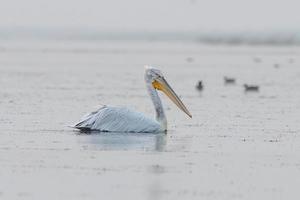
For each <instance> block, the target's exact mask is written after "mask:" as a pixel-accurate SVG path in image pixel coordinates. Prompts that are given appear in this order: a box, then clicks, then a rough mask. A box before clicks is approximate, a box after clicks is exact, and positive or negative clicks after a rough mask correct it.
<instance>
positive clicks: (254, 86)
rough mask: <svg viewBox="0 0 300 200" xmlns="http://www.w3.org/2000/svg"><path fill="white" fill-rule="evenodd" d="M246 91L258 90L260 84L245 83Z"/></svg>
mask: <svg viewBox="0 0 300 200" xmlns="http://www.w3.org/2000/svg"><path fill="white" fill-rule="evenodd" d="M244 88H245V92H250V91H251V92H258V91H259V86H258V85H248V84H244Z"/></svg>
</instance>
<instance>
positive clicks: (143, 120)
mask: <svg viewBox="0 0 300 200" xmlns="http://www.w3.org/2000/svg"><path fill="white" fill-rule="evenodd" d="M145 82H146V86H147V90H148V93H149V95H150V97H151V100H152V102H153V105H154V108H155V112H156V120H154V119H151V118H149V117H147V116H145V115H144V114H142V113H140V112H137V111H133V110H130V109H128V108H126V107H113V106H103V107H101V108H99V109H98V110H96V111H94V112H91V113H89V114H87V115H85V116H84V117H83V118H82V119H81V120H80V122H78V123H77V124H76V125H75V126H74V128H77V129H80V130H82V131H93V130H97V131H103V132H136V133H138V132H145V133H148V132H165V131H166V130H167V119H166V115H165V112H164V109H163V106H162V103H161V100H160V98H159V96H158V93H157V90H160V91H162V92H164V93H165V94H166V95H167V96H168V97H169V98H170V99H171V100H172V101H173V102H174V103H175V104H176V105H177V106H178V107H179V108H180V109H181V110H182V111H183V112H185V113H186V114H187V115H188V116H189V117H192V115H191V114H190V112H189V111H188V110H187V108H186V107H185V106H184V104H183V103H182V101H181V100H180V99H179V97H178V96H177V95H176V93H175V92H174V91H173V89H172V88H171V87H170V85H169V84H168V83H167V81H166V80H165V78H164V76H163V75H162V73H161V71H160V70H158V69H155V68H152V67H148V66H146V67H145Z"/></svg>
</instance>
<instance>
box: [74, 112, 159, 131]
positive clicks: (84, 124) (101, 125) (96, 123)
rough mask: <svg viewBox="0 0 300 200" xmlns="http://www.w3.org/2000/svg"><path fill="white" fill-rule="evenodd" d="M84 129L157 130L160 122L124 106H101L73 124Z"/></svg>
mask: <svg viewBox="0 0 300 200" xmlns="http://www.w3.org/2000/svg"><path fill="white" fill-rule="evenodd" d="M74 127H75V128H78V129H80V130H85V131H92V130H98V131H106V132H159V131H160V129H161V128H160V124H159V123H158V122H157V121H155V120H153V119H150V118H148V117H146V116H145V115H143V114H142V113H140V112H136V111H133V110H131V109H128V108H125V107H112V106H103V107H101V108H100V109H98V110H97V111H94V112H91V113H89V114H87V115H86V116H84V117H83V118H82V119H81V121H80V122H78V123H77V124H76V125H75V126H74Z"/></svg>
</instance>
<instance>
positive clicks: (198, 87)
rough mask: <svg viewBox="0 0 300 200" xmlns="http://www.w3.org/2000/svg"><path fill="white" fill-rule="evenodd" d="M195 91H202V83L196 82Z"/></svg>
mask: <svg viewBox="0 0 300 200" xmlns="http://www.w3.org/2000/svg"><path fill="white" fill-rule="evenodd" d="M196 88H197V90H199V91H202V90H203V83H202V81H198V84H197V85H196Z"/></svg>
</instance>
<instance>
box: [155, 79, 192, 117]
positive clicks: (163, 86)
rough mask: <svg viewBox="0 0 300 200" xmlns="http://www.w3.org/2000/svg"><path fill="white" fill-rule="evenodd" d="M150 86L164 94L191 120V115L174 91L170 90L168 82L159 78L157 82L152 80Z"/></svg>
mask: <svg viewBox="0 0 300 200" xmlns="http://www.w3.org/2000/svg"><path fill="white" fill-rule="evenodd" d="M152 85H153V87H154V88H155V89H157V90H161V91H162V92H164V93H165V94H166V95H167V96H168V97H169V98H170V99H171V100H172V101H173V103H175V104H176V105H177V107H178V108H179V109H180V110H182V111H183V112H185V113H186V114H187V115H188V116H189V117H190V118H192V115H191V113H190V112H189V111H188V109H187V108H186V107H185V105H184V104H183V103H182V101H181V100H180V99H179V97H178V96H177V94H176V93H175V92H174V90H173V89H172V88H171V86H170V85H169V84H168V82H167V81H166V80H165V79H164V77H160V78H158V79H157V80H154V81H153V82H152Z"/></svg>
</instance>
